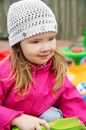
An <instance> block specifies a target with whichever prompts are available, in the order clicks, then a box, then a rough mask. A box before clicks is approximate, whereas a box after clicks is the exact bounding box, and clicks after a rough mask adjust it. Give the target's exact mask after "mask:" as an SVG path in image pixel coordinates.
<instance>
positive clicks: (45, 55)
mask: <svg viewBox="0 0 86 130" xmlns="http://www.w3.org/2000/svg"><path fill="white" fill-rule="evenodd" d="M48 56H49V54H44V55H39V57H44V58H45V57H48Z"/></svg>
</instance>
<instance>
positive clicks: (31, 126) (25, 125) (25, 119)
mask: <svg viewBox="0 0 86 130" xmlns="http://www.w3.org/2000/svg"><path fill="white" fill-rule="evenodd" d="M11 125H12V126H16V127H18V128H19V129H20V130H41V127H40V125H44V126H45V127H46V129H47V130H50V128H49V125H48V123H47V122H46V121H45V120H42V119H39V118H37V117H34V116H29V115H26V114H22V115H21V116H19V117H16V118H15V119H13V120H12V121H11Z"/></svg>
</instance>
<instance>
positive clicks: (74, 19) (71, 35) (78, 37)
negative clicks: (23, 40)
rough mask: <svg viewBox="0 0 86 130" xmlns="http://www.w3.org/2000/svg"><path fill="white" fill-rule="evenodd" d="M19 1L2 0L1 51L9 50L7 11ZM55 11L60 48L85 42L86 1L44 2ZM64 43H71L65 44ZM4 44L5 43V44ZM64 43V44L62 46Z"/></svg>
mask: <svg viewBox="0 0 86 130" xmlns="http://www.w3.org/2000/svg"><path fill="white" fill-rule="evenodd" d="M15 1H18V0H0V49H4V48H8V44H7V43H6V42H8V41H7V38H8V34H7V24H6V18H7V11H8V8H9V6H10V4H12V3H13V2H15ZM42 1H44V2H45V3H46V4H47V5H48V6H50V8H51V9H52V10H53V12H54V14H55V16H56V19H57V22H58V27H59V32H58V35H57V40H60V41H59V44H60V47H61V45H62V46H64V45H65V44H66V43H67V44H66V45H69V44H70V43H71V42H72V43H77V42H78V41H79V42H83V32H84V27H85V26H86V0H42ZM63 41H70V42H65V44H63ZM3 42H4V43H3ZM61 43H62V44H61ZM59 44H58V45H59Z"/></svg>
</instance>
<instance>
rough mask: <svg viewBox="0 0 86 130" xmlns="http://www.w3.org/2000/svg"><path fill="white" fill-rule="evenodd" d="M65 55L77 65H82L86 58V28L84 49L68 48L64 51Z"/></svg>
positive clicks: (85, 29)
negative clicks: (81, 62)
mask: <svg viewBox="0 0 86 130" xmlns="http://www.w3.org/2000/svg"><path fill="white" fill-rule="evenodd" d="M62 53H63V55H65V56H67V57H69V58H72V59H73V60H74V63H75V64H76V65H79V64H80V59H81V58H83V57H84V56H86V27H85V28H84V41H83V48H73V49H72V50H71V49H70V48H68V47H66V48H64V49H63V50H62Z"/></svg>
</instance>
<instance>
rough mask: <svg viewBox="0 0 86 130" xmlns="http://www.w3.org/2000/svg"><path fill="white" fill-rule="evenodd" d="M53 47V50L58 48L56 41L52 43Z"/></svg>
mask: <svg viewBox="0 0 86 130" xmlns="http://www.w3.org/2000/svg"><path fill="white" fill-rule="evenodd" d="M51 48H52V50H53V51H55V50H56V42H53V44H52V45H51Z"/></svg>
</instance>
